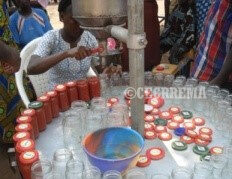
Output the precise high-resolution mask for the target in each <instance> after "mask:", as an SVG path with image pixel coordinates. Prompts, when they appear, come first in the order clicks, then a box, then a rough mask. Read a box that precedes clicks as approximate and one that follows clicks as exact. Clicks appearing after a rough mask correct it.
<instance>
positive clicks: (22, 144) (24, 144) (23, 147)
mask: <svg viewBox="0 0 232 179" xmlns="http://www.w3.org/2000/svg"><path fill="white" fill-rule="evenodd" d="M34 149H35V142H34V141H33V140H32V139H24V140H19V141H18V142H17V144H16V147H15V152H16V159H18V158H19V155H20V154H21V153H23V152H25V151H28V150H34Z"/></svg>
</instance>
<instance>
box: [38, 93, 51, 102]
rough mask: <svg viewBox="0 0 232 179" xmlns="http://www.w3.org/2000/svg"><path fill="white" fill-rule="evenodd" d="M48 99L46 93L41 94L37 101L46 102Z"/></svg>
mask: <svg viewBox="0 0 232 179" xmlns="http://www.w3.org/2000/svg"><path fill="white" fill-rule="evenodd" d="M49 100H50V96H48V95H43V96H40V97H39V98H38V99H37V101H40V102H47V101H49Z"/></svg>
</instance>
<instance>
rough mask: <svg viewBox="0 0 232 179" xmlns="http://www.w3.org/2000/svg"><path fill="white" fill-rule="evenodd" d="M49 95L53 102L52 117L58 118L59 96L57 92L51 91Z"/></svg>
mask: <svg viewBox="0 0 232 179" xmlns="http://www.w3.org/2000/svg"><path fill="white" fill-rule="evenodd" d="M47 95H48V96H49V97H50V101H51V108H52V117H53V118H56V117H58V116H59V113H60V107H59V98H58V94H57V92H56V91H49V92H47Z"/></svg>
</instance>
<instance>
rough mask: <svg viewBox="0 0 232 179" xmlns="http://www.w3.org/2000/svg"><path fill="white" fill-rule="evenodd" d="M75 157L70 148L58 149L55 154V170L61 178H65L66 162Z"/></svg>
mask: <svg viewBox="0 0 232 179" xmlns="http://www.w3.org/2000/svg"><path fill="white" fill-rule="evenodd" d="M71 159H73V155H72V153H71V151H70V150H68V149H58V150H56V151H55V153H54V156H53V162H52V163H53V172H54V173H56V174H59V176H60V177H59V178H62V179H63V178H65V171H66V164H67V162H68V161H69V160H71Z"/></svg>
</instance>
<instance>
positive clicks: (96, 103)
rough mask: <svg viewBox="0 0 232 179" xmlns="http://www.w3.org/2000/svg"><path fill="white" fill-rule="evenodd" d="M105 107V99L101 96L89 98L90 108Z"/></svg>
mask: <svg viewBox="0 0 232 179" xmlns="http://www.w3.org/2000/svg"><path fill="white" fill-rule="evenodd" d="M96 107H106V99H105V98H102V97H96V98H93V99H92V100H91V108H92V109H94V108H96Z"/></svg>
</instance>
